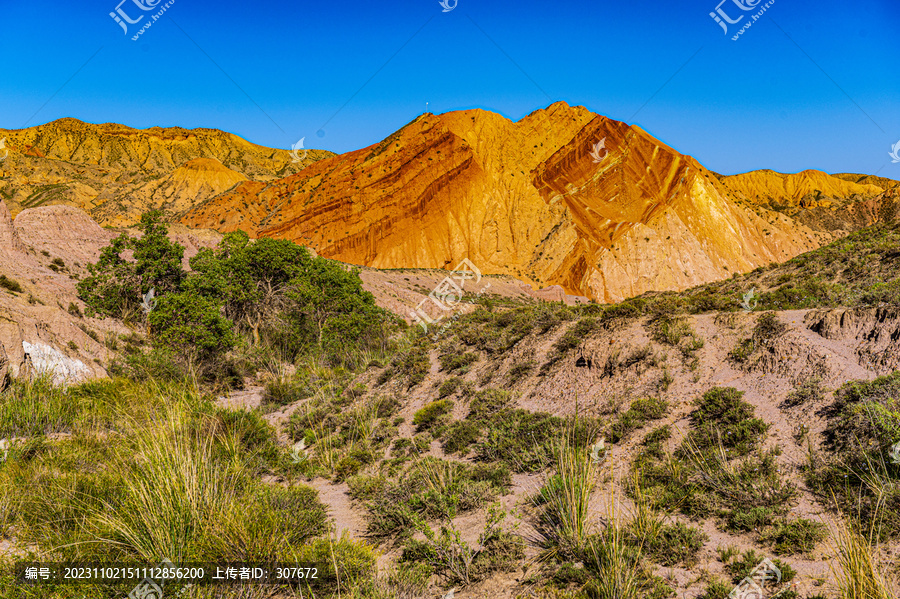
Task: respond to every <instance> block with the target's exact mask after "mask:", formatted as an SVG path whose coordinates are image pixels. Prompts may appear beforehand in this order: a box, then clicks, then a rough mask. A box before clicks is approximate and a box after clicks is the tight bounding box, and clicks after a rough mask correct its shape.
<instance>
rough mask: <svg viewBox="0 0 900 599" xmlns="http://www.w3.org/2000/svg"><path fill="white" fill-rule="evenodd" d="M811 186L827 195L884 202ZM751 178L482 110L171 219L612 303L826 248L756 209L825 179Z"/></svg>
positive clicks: (557, 117)
mask: <svg viewBox="0 0 900 599" xmlns="http://www.w3.org/2000/svg"><path fill="white" fill-rule="evenodd" d="M821 175H822V176H823V177H825V178H826V179H824V180H823V181H824V182H826V183H829V184H830V185H832V187H833V189H832V187H829V188H828V189H827V190H826V191H827V193H836V194H854V193H859V194H864V195H865V196H866V197H875V196H878V195H879V194H880V195H883V194H884V193H885V192H884V190H883V189H882V188H880V187H878V186H876V185H869V184H857V183H854V182H851V181H846V180H841V179H837V178H833V177H830V176H829V175H825V174H824V173H821ZM772 176H773V177H775V178H778V179H780V178H784V177H785V176H783V175H778V174H777V173H773V174H772ZM738 177H740V176H738ZM760 177H761V181H762V182H760V180H757V179H756V178H753V177H749V178H747V177H745V179H746V180H745V179H740V178H736V179H734V181H733V182H732V181H731V178H728V177H719V176H718V175H716V174H714V173H712V172H710V171H708V170H707V169H705V168H704V167H703V166H702V165H701V164H700V163H698V162H697V161H696V160H694V159H693V158H691V157H690V156H686V155H683V154H681V153H679V152H677V151H676V150H674V149H673V148H671V147H669V146H667V145H665V144H663V143H662V142H660V141H659V140H657V139H655V138H653V137H652V136H650V135H649V134H647V133H646V132H645V131H643V130H642V129H641V128H639V127H637V126H629V125H626V124H624V123H621V122H618V121H614V120H611V119H608V118H606V117H603V116H600V115H596V114H593V113H591V112H590V111H588V110H587V109H585V108H583V107H570V106H568V105H567V104H565V103H563V102H558V103H555V104H553V105H551V106H549V107H548V108H546V109H543V110H538V111H536V112H534V113H532V114H530V115H528V116H526V117H525V118H523V119H521V120H519V121H518V122H511V121H510V120H508V119H506V118H504V117H502V116H500V115H497V114H494V113H491V112H486V111H483V110H466V111H459V112H451V113H446V114H443V115H439V116H436V115H432V114H425V115H422V116H420V117H418V118H417V119H415V120H414V121H413V122H411V123H409V124H408V125H406V126H405V127H403V128H402V129H401V130H399V131H397V132H396V133H394V134H393V135H391V136H390V137H388V138H387V139H385V140H384V141H382V142H381V143H379V144H376V145H373V146H370V147H368V148H364V149H362V150H358V151H355V152H350V153H347V154H343V155H339V156H334V157H332V158H327V159H324V160H321V161H319V162H316V163H315V164H312V165H310V166H309V167H307V168H305V169H303V170H301V171H300V172H298V173H295V174H293V175H291V176H288V177H285V178H282V179H278V180H276V181H272V182H268V183H264V182H244V183H239V184H238V185H236V186H235V187H234V188H232V189H230V190H229V191H227V192H225V193H223V194H220V195H218V196H216V197H213V198H211V199H209V200H206V201H205V202H202V203H201V204H199V205H198V206H196V207H194V208H193V209H192V210H190V211H189V212H187V213H186V214H185V215H184V217H183V218H182V219H181V222H182V223H184V224H186V225H188V226H192V227H204V228H215V229H217V230H219V231H223V232H227V231H233V230H235V229H243V230H246V231H247V232H249V233H250V234H251V235H252V236H270V237H277V238H286V239H291V240H294V241H297V242H299V243H303V244H305V245H309V246H311V247H313V248H314V249H315V250H316V251H317V252H319V253H320V254H321V255H323V256H326V257H329V258H334V259H338V260H341V261H344V262H349V263H354V264H360V265H367V266H373V267H377V268H402V267H418V268H452V267H453V266H455V265H456V264H457V263H458V262H460V261H461V260H462V259H463V258H469V259H471V260H472V261H473V262H474V263H475V264H476V265H477V266H478V267H479V269H480V270H482V272H485V273H492V274H507V275H512V276H515V277H518V278H520V279H523V280H525V281H528V282H530V283H532V284H533V285H535V286H541V287H542V286H547V285H554V284H556V285H561V286H562V287H563V288H564V289H565V291H566V292H567V293H573V294H579V295H585V296H588V297H591V298H594V299H596V300H600V301H615V300H620V299H623V298H625V297H629V296H633V295H638V294H640V293H643V292H645V291H648V290H661V289H683V288H686V287H689V286H692V285H696V284H698V283H702V282H707V281H711V280H716V279H721V278H723V277H728V276H731V274H732V273H734V272H742V271H747V270H752V269H753V268H756V267H757V266H760V265H764V264H768V263H770V262H778V261H783V260H786V259H788V258H790V257H792V256H794V255H796V254H798V253H801V252H803V251H806V250H809V249H812V248H815V247H818V246H819V245H821V244H822V243H824V242H827V241H829V240H830V239H831V238H832V237H833V236H832V234H831V233H830V232H828V231H823V230H816V228H815V227H813V226H808V225H804V224H801V223H800V222H798V221H797V220H796V219H793V218H790V217H789V216H786V215H785V214H782V213H780V212H777V211H776V210H774V209H773V208H772V206H769V205H768V204H766V203H765V202H762V201H759V198H763V197H768V196H767V195H766V194H770V193H771V194H774V195H777V196H778V197H779V198H781V197H787V196H788V195H789V196H790V197H791V198H794V196H797V194H801V195H800V196H799V197H800V198H801V199H802V197H805V196H806V195H807V194H808V193H810V190H814V189H815V188H816V186H817V185H819V183H821V181H814V182H813V183H811V184H810V185H805V186H804V185H802V184H799V183H798V184H793V183H792V182H782V183H776V182H774V181H769V180H768V178H767V177H769V175H765V174H763V175H760ZM788 177H790V176H788ZM807 177H810V178H814V177H813V176H812V175H807ZM815 177H818V175H816V176H815ZM830 179H834V181H833V182H832V181H830ZM819 186H821V185H819ZM779 194H780V195H779Z"/></svg>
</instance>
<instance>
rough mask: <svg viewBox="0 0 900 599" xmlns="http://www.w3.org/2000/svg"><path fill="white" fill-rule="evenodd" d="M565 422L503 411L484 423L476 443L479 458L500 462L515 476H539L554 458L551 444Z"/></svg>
mask: <svg viewBox="0 0 900 599" xmlns="http://www.w3.org/2000/svg"><path fill="white" fill-rule="evenodd" d="M563 426H564V421H563V420H562V419H561V418H558V417H556V416H551V415H550V414H547V413H544V412H529V411H527V410H519V409H515V410H512V409H504V410H501V411H500V412H497V413H495V414H494V415H493V416H491V417H490V418H488V419H487V420H486V421H485V434H484V437H483V439H482V440H481V441H480V442H479V443H477V445H476V448H475V451H476V453H477V455H478V458H479V459H481V460H486V461H490V462H492V461H501V462H503V463H504V464H507V465H508V466H509V467H510V468H511V469H513V470H514V471H516V472H540V471H541V470H543V469H545V468H547V467H548V466H549V465H550V462H551V460H552V457H553V452H552V447H551V442H552V440H553V439H555V438H556V437H557V436H558V434H559V432H560V431H561V430H562V428H563Z"/></svg>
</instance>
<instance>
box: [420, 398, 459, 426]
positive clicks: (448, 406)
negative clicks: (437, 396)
mask: <svg viewBox="0 0 900 599" xmlns="http://www.w3.org/2000/svg"><path fill="white" fill-rule="evenodd" d="M452 410H453V402H452V401H450V400H449V399H441V400H438V401H433V402H431V403H428V404H425V405H424V406H423V407H422V409H421V410H419V411H417V412H416V413H415V414H414V415H413V424H414V425H416V427H418V430H419V431H424V430H428V429H430V428H432V427H434V426H435V425H436V424H437V423H438V422H439V421H440V420H441V419H442V418H443V417H444V416H446V415H447V414H449V413H450V412H451V411H452Z"/></svg>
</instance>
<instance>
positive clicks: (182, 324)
mask: <svg viewBox="0 0 900 599" xmlns="http://www.w3.org/2000/svg"><path fill="white" fill-rule="evenodd" d="M148 322H149V325H150V335H151V337H152V338H153V341H154V343H156V344H157V345H162V346H165V347H170V348H172V349H174V350H175V351H176V352H178V353H179V354H181V355H182V356H186V357H188V358H189V359H191V360H198V361H200V362H206V361H208V360H211V359H213V358H215V357H217V356H219V355H221V354H223V353H224V352H226V351H228V350H229V349H231V348H232V347H233V346H234V341H235V340H234V335H233V334H232V330H231V321H229V320H227V319H225V318H224V317H222V315H221V314H220V306H219V305H218V304H217V303H215V302H214V301H212V300H209V299H206V298H204V297H202V296H197V295H192V294H189V293H170V294H167V295H164V296H163V297H161V298H159V300H158V302H157V305H156V307H155V308H154V309H153V311H151V312H150V316H149V318H148Z"/></svg>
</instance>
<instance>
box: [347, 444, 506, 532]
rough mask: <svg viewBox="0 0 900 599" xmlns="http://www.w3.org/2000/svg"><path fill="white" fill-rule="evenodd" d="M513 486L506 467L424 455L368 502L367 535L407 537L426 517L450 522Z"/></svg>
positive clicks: (388, 482) (381, 488) (366, 504)
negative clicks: (453, 460) (449, 519)
mask: <svg viewBox="0 0 900 599" xmlns="http://www.w3.org/2000/svg"><path fill="white" fill-rule="evenodd" d="M511 482H512V479H511V476H510V473H509V470H508V469H505V468H503V467H502V466H497V465H480V466H472V465H469V464H464V463H461V462H451V461H447V460H439V459H436V458H432V457H425V458H422V459H421V460H419V461H417V462H416V463H414V464H412V465H410V466H409V467H407V468H406V469H405V470H404V471H402V472H401V473H400V474H399V475H398V476H397V477H396V478H395V479H393V480H389V481H387V482H386V483H385V484H384V485H383V486H382V487H380V488H379V490H378V492H377V493H375V494H374V497H372V498H371V499H369V500H368V501H366V503H365V506H366V509H367V511H368V512H369V525H368V529H369V533H370V534H372V535H374V536H388V535H394V534H403V535H408V534H411V533H412V532H413V528H414V527H415V522H416V521H417V519H418V518H419V517H422V518H440V519H447V518H452V517H454V516H455V515H457V514H462V513H466V512H469V511H471V510H474V509H478V508H481V507H483V506H484V505H486V504H487V503H488V502H489V501H492V500H493V499H495V498H496V497H497V496H498V495H500V494H503V493H505V492H506V491H507V490H508V489H509V486H510V484H511Z"/></svg>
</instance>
